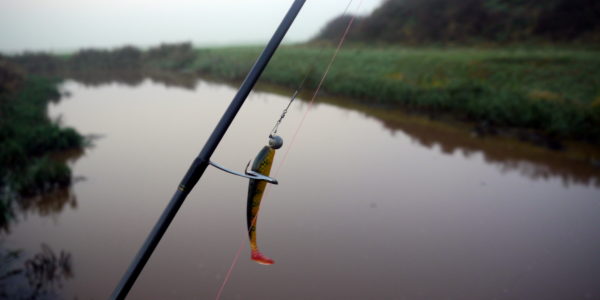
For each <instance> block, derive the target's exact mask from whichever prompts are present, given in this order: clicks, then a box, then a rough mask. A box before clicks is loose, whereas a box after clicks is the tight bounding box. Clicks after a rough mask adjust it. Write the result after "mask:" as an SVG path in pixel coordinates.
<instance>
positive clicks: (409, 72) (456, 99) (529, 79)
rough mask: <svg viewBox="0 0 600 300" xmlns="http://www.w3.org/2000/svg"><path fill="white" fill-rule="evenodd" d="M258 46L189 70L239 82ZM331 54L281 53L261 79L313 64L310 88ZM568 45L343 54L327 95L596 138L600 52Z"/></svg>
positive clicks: (219, 51)
mask: <svg viewBox="0 0 600 300" xmlns="http://www.w3.org/2000/svg"><path fill="white" fill-rule="evenodd" d="M260 51H261V49H260V47H235V48H213V49H200V50H198V58H197V59H196V61H195V62H194V64H193V65H191V66H189V67H187V68H188V70H190V69H191V70H194V71H196V72H200V73H202V74H207V75H210V76H213V77H216V78H221V79H225V80H240V79H243V78H244V76H245V75H246V73H247V71H248V70H249V68H250V67H251V65H252V63H253V62H254V60H255V59H256V57H257V56H258V54H259V53H260ZM333 52H334V49H333V48H318V47H314V46H287V47H282V48H280V49H279V50H278V52H277V53H276V55H275V56H274V57H273V59H272V61H271V63H270V65H269V66H268V67H267V69H266V70H265V73H264V75H263V77H262V78H263V80H265V81H267V82H270V83H274V84H278V85H282V86H287V87H290V88H292V87H296V86H297V85H298V84H299V83H300V82H301V81H302V78H303V76H304V74H306V72H307V71H308V70H309V69H311V68H312V67H313V66H314V71H313V72H311V73H310V75H309V78H308V86H307V88H308V89H314V87H315V86H316V85H317V83H318V81H319V80H320V76H321V75H322V74H323V72H324V69H325V67H326V66H327V64H328V62H329V59H330V58H331V56H332V55H333ZM597 54H598V53H597V52H595V51H589V50H569V49H549V48H544V49H460V48H454V49H440V48H412V49H410V48H394V47H389V48H344V49H343V50H342V51H341V52H340V53H339V55H338V57H337V60H336V61H335V63H334V65H333V68H332V69H331V71H330V73H329V76H328V78H327V80H326V81H325V84H324V86H323V89H324V91H325V92H327V93H329V94H333V95H341V96H348V97H351V98H354V99H356V100H359V101H363V102H366V103H372V104H374V105H399V106H403V107H406V108H409V109H413V110H421V111H427V112H442V113H449V114H452V115H454V116H456V117H457V118H459V119H466V120H471V121H476V122H485V123H486V124H490V125H492V126H498V127H507V128H518V129H528V130H529V129H533V130H536V131H538V132H541V133H544V134H546V135H549V136H552V137H558V138H568V139H580V140H586V141H588V142H592V143H599V142H600V55H597Z"/></svg>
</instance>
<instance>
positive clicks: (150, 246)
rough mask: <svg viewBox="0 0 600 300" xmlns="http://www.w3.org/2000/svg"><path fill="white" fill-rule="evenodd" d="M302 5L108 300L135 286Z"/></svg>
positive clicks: (271, 45)
mask: <svg viewBox="0 0 600 300" xmlns="http://www.w3.org/2000/svg"><path fill="white" fill-rule="evenodd" d="M305 2H306V0H295V1H294V3H293V4H292V6H291V7H290V9H289V10H288V12H287V14H286V15H285V17H284V18H283V20H282V21H281V24H280V25H279V27H278V28H277V30H276V31H275V33H274V34H273V36H272V37H271V40H270V41H269V43H268V44H267V46H266V47H265V49H264V50H263V52H262V53H261V55H260V56H259V57H258V59H257V60H256V62H255V63H254V66H253V67H252V69H251V70H250V72H249V73H248V75H247V76H246V79H244V82H243V83H242V85H241V86H240V88H239V90H238V92H237V94H236V95H235V97H234V98H233V100H232V101H231V104H229V107H228V108H227V110H226V111H225V113H224V114H223V116H222V117H221V120H220V121H219V123H218V124H217V126H216V127H215V129H214V131H213V133H212V134H211V135H210V137H209V138H208V141H207V142H206V144H205V145H204V148H202V151H201V152H200V154H199V155H198V157H196V159H194V161H193V162H192V165H191V166H190V168H189V169H188V171H187V173H186V174H185V176H184V177H183V179H182V180H181V183H180V185H179V187H178V188H177V191H175V194H174V195H173V197H172V198H171V201H169V204H168V205H167V207H166V208H165V210H164V211H163V213H162V215H161V216H160V218H159V219H158V221H157V222H156V225H154V228H152V231H151V232H150V234H149V235H148V237H147V238H146V241H145V242H144V244H143V245H142V247H141V248H140V250H139V252H138V253H137V255H136V256H135V258H134V259H133V261H132V263H131V265H130V266H129V269H127V271H126V272H125V275H124V276H123V278H122V279H121V281H120V282H119V284H118V285H117V287H116V288H115V290H114V292H113V294H112V296H111V299H125V297H126V296H127V294H128V293H129V290H130V289H131V287H132V286H133V284H134V283H135V280H136V279H137V277H138V275H139V274H140V273H141V272H142V269H143V268H144V266H145V265H146V262H147V261H148V259H149V258H150V256H151V255H152V253H153V252H154V249H155V248H156V246H157V245H158V243H159V242H160V239H161V238H162V236H163V235H164V233H165V232H166V231H167V228H168V227H169V225H170V224H171V221H173V218H175V215H176V214H177V211H178V210H179V208H180V207H181V205H182V204H183V201H184V200H185V198H186V197H187V195H188V194H189V193H190V191H191V190H192V188H194V186H195V185H196V183H197V182H198V180H199V179H200V177H202V174H204V171H205V170H206V167H207V166H208V163H209V160H210V157H211V156H212V154H213V153H214V152H215V149H216V148H217V146H218V145H219V142H221V139H222V138H223V136H224V135H225V132H227V129H228V128H229V126H230V125H231V123H232V122H233V119H234V118H235V116H236V114H237V113H238V111H239V110H240V108H241V107H242V104H244V101H245V100H246V98H247V97H248V94H250V91H251V90H252V88H254V85H255V84H256V81H257V80H258V78H259V77H260V75H261V74H262V72H263V71H264V69H265V68H266V66H267V64H268V63H269V61H270V60H271V57H272V56H273V54H274V53H275V50H277V48H278V47H279V44H280V43H281V41H282V40H283V38H284V36H285V34H286V33H287V31H288V29H289V28H290V26H292V23H294V20H295V19H296V16H297V15H298V13H299V12H300V9H302V6H303V5H304V3H305Z"/></svg>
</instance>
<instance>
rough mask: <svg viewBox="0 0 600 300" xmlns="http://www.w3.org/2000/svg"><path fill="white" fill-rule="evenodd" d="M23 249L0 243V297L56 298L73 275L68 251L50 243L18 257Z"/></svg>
mask: <svg viewBox="0 0 600 300" xmlns="http://www.w3.org/2000/svg"><path fill="white" fill-rule="evenodd" d="M22 257H23V252H22V251H18V250H5V249H2V248H1V247H0V262H1V264H0V299H59V298H60V296H59V295H58V291H59V290H60V289H61V288H62V285H63V282H64V281H65V280H68V279H71V278H73V275H74V274H73V261H72V258H71V254H70V253H69V252H67V251H64V250H61V251H60V252H59V253H58V254H57V253H55V252H54V251H53V250H52V248H50V246H48V245H46V244H42V245H41V251H39V252H38V253H36V254H35V255H33V256H32V257H30V258H28V259H26V260H24V261H23V260H22Z"/></svg>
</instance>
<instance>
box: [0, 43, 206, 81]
mask: <svg viewBox="0 0 600 300" xmlns="http://www.w3.org/2000/svg"><path fill="white" fill-rule="evenodd" d="M195 58H196V52H195V50H194V48H193V46H192V44H191V43H175V44H161V45H160V46H156V47H152V48H149V49H147V50H141V49H138V48H136V47H133V46H124V47H119V48H115V49H110V50H108V49H82V50H79V51H77V52H75V53H73V54H70V55H66V56H58V55H53V54H49V53H43V52H25V53H22V54H19V55H13V56H10V57H7V59H8V60H10V61H12V62H13V63H15V64H17V65H19V66H20V67H22V68H24V69H25V70H26V71H27V72H28V73H33V74H40V73H53V74H56V73H60V72H86V71H96V72H97V71H133V70H140V69H142V68H143V69H160V70H170V69H172V70H175V69H177V70H180V69H183V68H184V67H185V66H186V65H190V64H191V63H192V62H193V61H194V59H195Z"/></svg>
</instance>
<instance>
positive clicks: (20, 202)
mask: <svg viewBox="0 0 600 300" xmlns="http://www.w3.org/2000/svg"><path fill="white" fill-rule="evenodd" d="M83 155H84V151H83V150H73V151H65V152H62V153H57V154H55V155H53V156H52V159H53V160H56V161H58V162H61V163H65V164H73V163H75V161H77V160H78V159H79V158H81V157H82V156H83ZM80 180H83V178H75V180H72V181H80ZM6 200H7V201H2V200H0V233H2V232H5V233H10V226H11V223H15V222H19V220H20V217H21V216H22V217H23V218H26V217H27V216H28V215H29V214H35V215H38V216H41V217H47V216H55V215H58V214H60V213H61V212H62V211H63V210H64V209H65V208H67V207H69V208H71V209H77V197H76V196H75V194H74V193H73V191H72V189H71V187H70V186H69V187H60V188H54V189H52V190H50V191H48V192H45V193H43V194H37V195H34V196H32V197H26V198H15V199H14V201H10V199H6Z"/></svg>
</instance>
